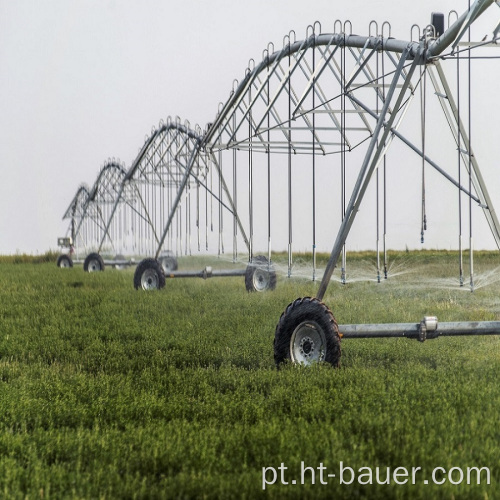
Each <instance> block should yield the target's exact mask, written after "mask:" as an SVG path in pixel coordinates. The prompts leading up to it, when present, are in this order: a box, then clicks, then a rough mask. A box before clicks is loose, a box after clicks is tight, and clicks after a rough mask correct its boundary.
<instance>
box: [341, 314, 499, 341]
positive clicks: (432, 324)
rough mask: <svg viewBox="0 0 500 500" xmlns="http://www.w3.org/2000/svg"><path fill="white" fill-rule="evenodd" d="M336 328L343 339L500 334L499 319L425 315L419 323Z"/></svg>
mask: <svg viewBox="0 0 500 500" xmlns="http://www.w3.org/2000/svg"><path fill="white" fill-rule="evenodd" d="M338 328H339V332H340V333H341V335H342V338H344V339H366V338H388V337H392V338H394V337H405V338H409V339H416V340H419V341H420V342H424V341H425V340H430V339H435V338H438V337H456V336H465V335H500V321H458V322H450V323H438V320H437V318H436V317H435V316H425V317H424V318H423V319H422V321H421V322H420V323H386V324H359V325H339V327H338Z"/></svg>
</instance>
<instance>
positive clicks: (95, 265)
mask: <svg viewBox="0 0 500 500" xmlns="http://www.w3.org/2000/svg"><path fill="white" fill-rule="evenodd" d="M88 270H89V273H93V272H95V271H100V270H101V264H100V262H99V261H98V260H97V259H92V260H91V261H90V262H89V267H88Z"/></svg>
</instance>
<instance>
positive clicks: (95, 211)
mask: <svg viewBox="0 0 500 500" xmlns="http://www.w3.org/2000/svg"><path fill="white" fill-rule="evenodd" d="M125 174H126V171H125V168H124V165H123V164H122V163H120V162H119V160H116V159H114V158H113V159H108V160H107V161H106V162H105V163H104V165H103V166H102V168H101V169H100V171H99V173H98V175H97V178H96V180H95V182H94V184H93V185H92V187H91V188H88V187H87V186H85V185H83V186H81V187H80V188H79V189H78V191H77V194H76V195H75V198H74V199H73V202H72V203H71V205H70V207H69V208H68V210H67V211H66V213H65V215H64V217H63V218H70V219H71V222H70V233H71V237H72V240H73V245H74V246H75V248H76V249H77V251H78V252H82V251H83V252H89V251H92V250H95V249H96V248H97V247H98V245H99V241H100V239H101V238H102V234H103V231H104V228H105V226H106V223H107V221H108V217H109V213H110V212H109V207H110V206H112V205H113V204H114V202H115V200H116V199H117V195H118V191H119V188H120V186H121V184H122V183H123V181H124V179H125Z"/></svg>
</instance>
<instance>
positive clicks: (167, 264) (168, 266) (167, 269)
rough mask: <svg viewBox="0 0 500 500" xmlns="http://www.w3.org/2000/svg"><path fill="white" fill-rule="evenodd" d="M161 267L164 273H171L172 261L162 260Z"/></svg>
mask: <svg viewBox="0 0 500 500" xmlns="http://www.w3.org/2000/svg"><path fill="white" fill-rule="evenodd" d="M161 267H163V271H164V272H166V273H169V272H170V271H172V267H173V266H172V260H171V259H168V258H165V259H162V260H161Z"/></svg>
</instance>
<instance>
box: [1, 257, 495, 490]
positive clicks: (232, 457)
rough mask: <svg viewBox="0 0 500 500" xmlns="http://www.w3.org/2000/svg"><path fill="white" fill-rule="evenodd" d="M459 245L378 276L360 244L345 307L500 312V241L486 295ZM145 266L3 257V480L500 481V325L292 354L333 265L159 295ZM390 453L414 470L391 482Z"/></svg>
mask: <svg viewBox="0 0 500 500" xmlns="http://www.w3.org/2000/svg"><path fill="white" fill-rule="evenodd" d="M457 259H458V258H457V255H456V254H455V253H452V252H415V253H392V254H391V269H390V279H389V280H388V281H387V282H382V283H380V284H378V283H376V282H375V281H373V278H374V272H373V270H374V255H373V254H370V253H363V254H358V255H352V256H351V258H350V260H349V261H348V266H349V267H348V276H349V275H350V276H351V281H350V282H348V284H347V285H341V284H339V283H338V282H332V284H331V286H330V287H329V289H328V291H327V294H326V296H325V302H326V303H327V304H328V306H329V307H330V308H331V309H332V310H333V312H334V314H335V316H336V317H337V320H338V322H339V323H341V324H346V323H362V322H418V321H420V319H421V318H422V316H423V315H425V314H433V315H436V316H438V318H439V320H440V321H459V320H498V319H500V299H499V292H500V281H499V280H500V269H497V267H498V266H500V257H499V256H498V254H497V253H478V254H476V257H475V268H476V273H477V276H476V290H475V292H474V293H470V292H469V291H468V288H467V287H464V288H460V287H459V286H458V279H457ZM47 260H50V259H47ZM305 261H307V257H306V256H304V258H303V259H297V261H296V262H297V275H301V274H302V273H303V269H302V266H305ZM189 262H193V259H191V260H182V259H181V260H180V266H183V267H186V266H187V265H189ZM203 262H204V261H203V259H196V260H195V261H194V264H193V265H194V266H196V265H198V264H203ZM321 262H322V261H321ZM321 262H320V263H321ZM277 263H278V267H279V264H280V257H279V256H278V257H277ZM221 265H222V267H224V266H226V267H227V265H228V263H221ZM229 265H232V264H229ZM304 275H305V273H304ZM132 279H133V269H128V270H122V271H118V270H113V269H106V271H105V272H103V273H92V274H85V273H84V272H83V270H82V269H81V266H78V268H76V267H75V268H73V269H58V268H57V267H56V266H55V263H54V262H44V259H43V258H39V259H37V261H36V263H35V262H33V259H30V258H28V257H22V256H17V257H12V258H7V257H5V258H3V259H0V402H1V403H0V405H1V410H0V425H1V427H0V497H2V498H3V497H4V498H14V499H16V498H29V499H35V498H45V499H47V498H53V499H55V498H57V499H59V498H249V499H250V498H370V499H372V498H375V499H377V498H450V499H451V498H455V499H458V498H467V499H469V498H472V499H474V498H481V499H485V498H488V499H492V498H500V493H499V491H500V469H499V465H500V447H499V444H498V443H499V442H500V430H499V425H498V422H499V410H500V384H499V382H500V338H497V337H463V338H439V339H436V340H430V341H427V342H425V343H419V342H416V341H412V340H407V339H383V340H375V339H373V340H345V341H343V342H342V360H341V368H340V369H337V370H335V369H332V368H331V367H330V366H314V367H312V368H304V367H299V366H286V367H284V368H283V369H281V370H279V371H278V370H276V368H275V366H274V361H273V348H272V345H273V338H274V329H275V327H276V323H277V322H278V319H279V317H280V314H281V313H282V312H283V310H284V309H285V307H286V306H287V304H288V303H289V302H291V301H292V300H294V299H295V298H297V297H303V296H307V295H314V294H315V292H316V290H317V286H318V284H317V283H313V282H311V281H310V280H308V279H305V278H292V279H288V278H285V277H283V276H280V277H279V279H278V284H277V288H276V290H275V291H274V292H269V293H262V294H256V293H255V294H248V293H247V292H246V291H245V287H244V285H243V279H242V278H219V279H216V278H214V279H212V280H206V281H203V280H200V279H178V280H167V283H166V287H165V288H164V289H163V290H161V291H158V292H149V293H146V292H142V291H135V290H134V289H133V286H132ZM341 462H342V465H343V467H344V472H345V471H346V470H347V469H346V467H350V468H352V469H353V470H354V472H355V475H356V477H355V479H354V480H353V482H352V483H351V484H350V485H347V484H340V480H339V479H340V478H339V472H340V463H341ZM282 464H283V465H282ZM321 464H322V465H323V467H326V469H324V470H323V474H324V475H323V477H322V479H323V482H327V483H328V484H321V481H320V476H319V474H320V469H318V467H320V466H321ZM270 467H273V468H274V470H275V471H276V481H275V484H268V485H267V486H266V489H265V491H264V490H263V468H268V469H267V470H266V476H265V477H266V479H267V480H269V481H271V480H272V479H273V477H274V476H273V470H272V469H270ZM279 467H281V469H279ZM284 467H287V468H286V469H284ZM305 467H311V468H314V469H315V471H314V474H315V484H311V483H312V471H311V470H310V469H307V470H306V469H304V472H303V474H302V475H303V476H304V483H305V484H301V482H302V481H301V479H302V477H301V473H302V469H303V468H305ZM368 467H369V468H370V469H371V470H373V472H374V474H373V478H372V483H373V484H362V483H369V476H368V475H367V473H368V472H367V469H366V468H368ZM376 467H379V470H380V478H379V479H383V478H385V473H386V468H387V467H390V468H391V471H394V469H396V468H397V467H405V468H406V469H407V470H408V471H410V475H409V476H407V483H406V484H397V483H396V482H395V481H394V480H393V476H391V481H390V484H382V485H381V484H377V481H376V477H375V470H376ZM412 467H420V468H421V470H419V471H418V472H417V473H416V481H415V483H416V484H410V483H411V479H412V477H411V470H412ZM437 467H442V468H443V470H441V469H438V474H437V475H436V479H438V480H439V481H442V480H444V483H443V484H440V485H436V484H432V480H431V474H432V472H433V470H434V469H435V468H437ZM453 467H455V468H460V469H461V470H462V471H463V472H464V474H466V473H467V468H470V467H479V468H481V467H488V468H489V469H490V484H486V475H485V472H484V471H483V472H482V476H481V484H479V485H477V484H475V483H476V475H475V474H474V475H472V481H473V483H474V484H470V485H467V484H466V475H465V477H464V480H463V481H462V483H461V484H453V482H458V480H459V479H460V471H459V470H458V469H453V470H452V475H451V481H450V480H448V476H447V473H444V472H443V471H444V470H446V471H449V470H450V469H452V468H453ZM360 468H365V469H361V470H360ZM399 472H401V470H399ZM332 473H335V474H336V477H335V478H333V477H327V474H332ZM363 474H364V475H363ZM282 479H283V480H284V481H282ZM344 479H345V480H346V481H348V480H349V479H350V473H346V475H345V476H344ZM396 479H399V481H400V482H403V481H404V475H399V476H396ZM293 480H295V481H296V484H292V481H293ZM425 480H427V481H428V484H425ZM282 482H288V483H289V484H288V485H285V484H281V483H282Z"/></svg>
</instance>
